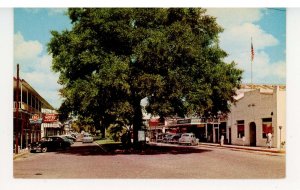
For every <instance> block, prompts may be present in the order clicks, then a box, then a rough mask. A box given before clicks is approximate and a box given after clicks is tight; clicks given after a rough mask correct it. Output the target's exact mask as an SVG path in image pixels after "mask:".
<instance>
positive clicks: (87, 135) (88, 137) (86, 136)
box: [82, 133, 94, 143]
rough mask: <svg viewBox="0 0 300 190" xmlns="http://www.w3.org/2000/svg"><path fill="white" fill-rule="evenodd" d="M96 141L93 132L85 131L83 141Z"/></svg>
mask: <svg viewBox="0 0 300 190" xmlns="http://www.w3.org/2000/svg"><path fill="white" fill-rule="evenodd" d="M93 141H94V139H93V137H92V135H91V134H88V133H85V134H83V137H82V143H92V142H93Z"/></svg>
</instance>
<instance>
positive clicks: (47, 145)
mask: <svg viewBox="0 0 300 190" xmlns="http://www.w3.org/2000/svg"><path fill="white" fill-rule="evenodd" d="M70 146H71V143H70V141H69V140H68V139H67V138H64V137H60V136H50V137H43V138H42V139H41V140H40V141H38V142H34V143H31V144H30V147H29V148H30V152H47V151H49V150H59V149H62V150H65V149H67V148H69V147H70Z"/></svg>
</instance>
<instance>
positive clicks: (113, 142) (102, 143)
mask: <svg viewBox="0 0 300 190" xmlns="http://www.w3.org/2000/svg"><path fill="white" fill-rule="evenodd" d="M95 142H96V143H97V144H101V145H105V144H121V142H115V141H113V140H111V139H100V140H96V141H95Z"/></svg>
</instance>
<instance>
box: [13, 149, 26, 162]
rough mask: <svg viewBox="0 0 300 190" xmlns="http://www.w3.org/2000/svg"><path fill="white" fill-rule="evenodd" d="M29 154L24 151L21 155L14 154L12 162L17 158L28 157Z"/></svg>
mask: <svg viewBox="0 0 300 190" xmlns="http://www.w3.org/2000/svg"><path fill="white" fill-rule="evenodd" d="M28 154H29V152H28V151H26V152H22V153H19V154H14V157H13V160H15V159H17V158H20V157H22V156H25V155H28Z"/></svg>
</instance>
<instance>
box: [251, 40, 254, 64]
mask: <svg viewBox="0 0 300 190" xmlns="http://www.w3.org/2000/svg"><path fill="white" fill-rule="evenodd" d="M253 59H254V49H253V44H252V39H251V61H253Z"/></svg>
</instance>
